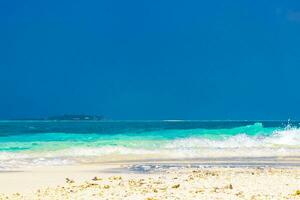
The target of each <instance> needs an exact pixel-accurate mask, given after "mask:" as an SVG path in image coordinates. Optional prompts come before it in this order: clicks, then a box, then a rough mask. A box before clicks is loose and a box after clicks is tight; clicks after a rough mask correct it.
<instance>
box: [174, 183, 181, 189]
mask: <svg viewBox="0 0 300 200" xmlns="http://www.w3.org/2000/svg"><path fill="white" fill-rule="evenodd" d="M179 187H180V184H175V185H173V186H172V188H175V189H176V188H179Z"/></svg>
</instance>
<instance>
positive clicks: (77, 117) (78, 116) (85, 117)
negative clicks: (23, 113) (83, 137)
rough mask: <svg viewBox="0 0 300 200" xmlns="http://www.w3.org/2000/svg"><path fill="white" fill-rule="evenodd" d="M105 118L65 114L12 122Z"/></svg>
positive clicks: (96, 119) (94, 119) (98, 119)
mask: <svg viewBox="0 0 300 200" xmlns="http://www.w3.org/2000/svg"><path fill="white" fill-rule="evenodd" d="M104 119H105V118H104V117H103V116H99V115H80V114H74V115H73V114H72V115H69V114H64V115H57V116H50V117H45V118H18V119H12V120H37V121H41V120H52V121H100V120H104Z"/></svg>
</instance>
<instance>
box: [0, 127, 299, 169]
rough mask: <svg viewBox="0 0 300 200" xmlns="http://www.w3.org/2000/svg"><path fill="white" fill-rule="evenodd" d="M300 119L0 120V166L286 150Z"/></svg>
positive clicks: (294, 148)
mask: <svg viewBox="0 0 300 200" xmlns="http://www.w3.org/2000/svg"><path fill="white" fill-rule="evenodd" d="M298 126H299V123H298V122H292V123H291V122H289V123H288V122H285V121H273V122H272V121H266V122H255V121H240V122H238V121H144V122H143V121H141V122H136V121H127V122H124V121H114V122H109V121H108V122H104V121H103V122H102V121H101V122H99V121H98V122H54V121H39V122H38V121H2V122H0V168H1V167H2V168H6V167H16V166H19V165H45V164H47V165H48V164H49V165H53V164H55V165H60V164H74V163H81V162H98V161H112V160H132V159H145V158H147V159H148V158H149V159H166V158H173V159H176V158H178V159H184V158H199V157H213V156H216V157H219V156H286V155H298V153H299V152H300V130H299V129H298Z"/></svg>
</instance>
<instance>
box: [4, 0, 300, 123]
mask: <svg viewBox="0 0 300 200" xmlns="http://www.w3.org/2000/svg"><path fill="white" fill-rule="evenodd" d="M65 113H69V114H72V113H73V114H75V113H86V114H103V115H105V116H107V117H109V118H112V119H288V118H291V119H300V1H299V0H288V1H287V0H268V1H267V0H245V1H243V0H242V1H241V0H236V1H232V0H228V1H224V0H218V1H216V0H212V1H199V0H187V1H182V0H160V1H158V0H128V1H124V0H107V1H104V0H90V1H89V0H85V1H83V0H82V1H78V0H51V1H50V0H49V1H48V0H43V1H41V0H7V1H0V118H2V119H4V118H16V117H17V118H18V117H43V116H48V115H57V114H65Z"/></svg>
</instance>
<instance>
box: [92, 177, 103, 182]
mask: <svg viewBox="0 0 300 200" xmlns="http://www.w3.org/2000/svg"><path fill="white" fill-rule="evenodd" d="M92 180H93V181H101V180H102V178H100V177H98V176H95V177H94V178H93V179H92Z"/></svg>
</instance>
